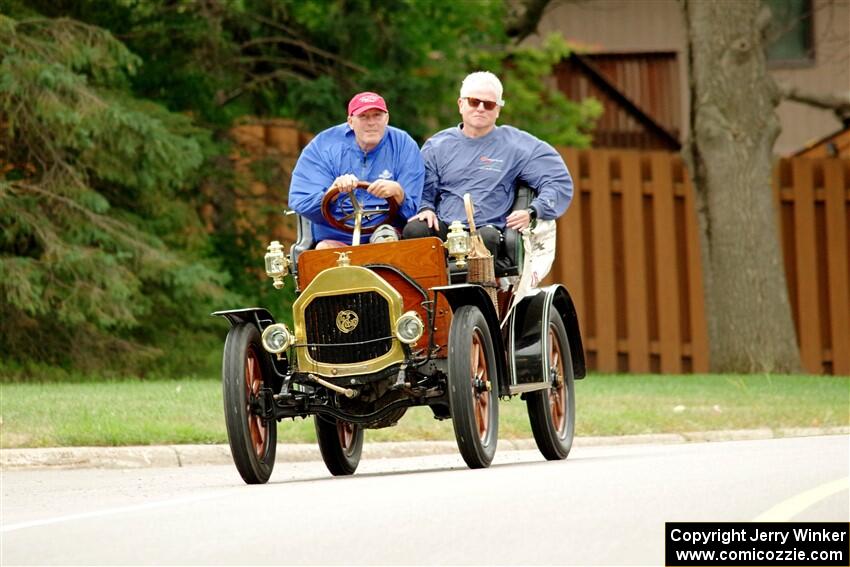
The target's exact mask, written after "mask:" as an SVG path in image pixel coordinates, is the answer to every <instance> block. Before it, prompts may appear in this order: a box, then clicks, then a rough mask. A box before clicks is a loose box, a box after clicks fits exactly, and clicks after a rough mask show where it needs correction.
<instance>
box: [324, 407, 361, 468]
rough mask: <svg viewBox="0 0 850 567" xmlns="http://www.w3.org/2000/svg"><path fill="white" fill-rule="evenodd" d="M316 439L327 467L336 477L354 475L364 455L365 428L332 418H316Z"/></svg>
mask: <svg viewBox="0 0 850 567" xmlns="http://www.w3.org/2000/svg"><path fill="white" fill-rule="evenodd" d="M313 422H314V424H315V426H316V439H317V440H318V442H319V452H321V454H322V460H323V461H324V462H325V466H326V467H328V470H329V471H330V472H331V474H332V475H334V476H345V475H350V474H354V471H356V470H357V465H359V464H360V455H361V454H362V453H363V437H364V432H363V428H362V427H361V426H359V425H357V424H356V423H351V422H348V421H343V420H341V419H336V418H332V417H322V416H320V415H317V416H314V418H313Z"/></svg>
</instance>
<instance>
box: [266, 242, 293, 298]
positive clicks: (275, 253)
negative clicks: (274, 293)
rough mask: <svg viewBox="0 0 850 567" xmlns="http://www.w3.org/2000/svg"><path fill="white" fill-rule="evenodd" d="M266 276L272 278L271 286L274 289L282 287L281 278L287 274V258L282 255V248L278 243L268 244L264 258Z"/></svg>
mask: <svg viewBox="0 0 850 567" xmlns="http://www.w3.org/2000/svg"><path fill="white" fill-rule="evenodd" d="M265 261H266V275H267V276H268V277H270V278H272V285H274V287H275V289H280V288H282V287H283V285H284V284H283V278H284V277H285V276H286V275H287V274H288V273H289V262H290V260H289V258H287V256H286V254H284V253H283V246H281V245H280V242H278V241H277V240H273V241H272V243H271V244H269V247H268V252H266V256H265Z"/></svg>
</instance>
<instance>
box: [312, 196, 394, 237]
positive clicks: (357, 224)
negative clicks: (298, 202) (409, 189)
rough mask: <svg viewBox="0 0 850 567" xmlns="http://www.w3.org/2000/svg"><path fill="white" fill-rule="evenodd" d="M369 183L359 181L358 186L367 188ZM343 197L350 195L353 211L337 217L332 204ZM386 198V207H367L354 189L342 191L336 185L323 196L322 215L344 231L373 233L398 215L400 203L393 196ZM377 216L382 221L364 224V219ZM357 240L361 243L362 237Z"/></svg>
mask: <svg viewBox="0 0 850 567" xmlns="http://www.w3.org/2000/svg"><path fill="white" fill-rule="evenodd" d="M369 185H371V183H369V182H368V181H358V182H357V185H356V187H357V188H358V189H366V188H367V187H369ZM343 197H348V200H349V201H351V208H352V211H351V212H350V213H348V214H347V215H345V216H342V217H336V216H334V213H333V212H332V210H331V206H332V205H333V204H334V203H336V202H337V200H339V199H341V198H343ZM384 200H385V201H386V203H387V205H386V206H385V207H379V208H376V209H367V208H365V207H364V206H363V203H361V202H360V201H359V200H358V199H357V196H356V195H355V194H354V191H350V192H348V193H342V192H340V190H339V188H338V187H334V188H333V189H331V190H330V191H328V192H327V193H325V196H324V198H322V216H323V217H324V218H325V220H326V221H327V222H328V224H329V225H331V226H332V227H334V228H337V229H339V230H342V231H344V232H348V233H351V234H355V233H358V236H359V233H362V234H372V233H373V232H375V229H377V228H378V226H379V225H381V224H383V223H387V222H392V221H393V220H394V219H395V218H396V216H398V203H397V202H396V200H395V199H393V198H392V197H391V198H389V199H384ZM375 218H378V219H380V222H376V223H375V224H373V225H372V226H362V222H363V221H371V220H373V219H375ZM357 240H358V242H357V244H359V243H360V242H359V240H360V239H359V238H357Z"/></svg>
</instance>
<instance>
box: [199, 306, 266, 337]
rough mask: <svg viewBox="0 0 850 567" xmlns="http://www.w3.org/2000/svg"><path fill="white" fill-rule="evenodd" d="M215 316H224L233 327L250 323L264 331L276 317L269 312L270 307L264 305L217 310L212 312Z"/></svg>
mask: <svg viewBox="0 0 850 567" xmlns="http://www.w3.org/2000/svg"><path fill="white" fill-rule="evenodd" d="M210 315H211V316H213V317H224V318H225V319H227V321H228V322H229V323H230V326H231V327H235V326H236V325H238V324H239V323H250V324H253V325H256V326H257V329H258V330H259V331H260V332H261V333H262V332H263V329H265V328H266V327H268V326H269V325H271V324H272V323H274V322H275V320H274V317H273V316H272V314H271V313H269V311H268V309H265V308H263V307H247V308H245V309H231V310H229V311H216V312H214V313H210Z"/></svg>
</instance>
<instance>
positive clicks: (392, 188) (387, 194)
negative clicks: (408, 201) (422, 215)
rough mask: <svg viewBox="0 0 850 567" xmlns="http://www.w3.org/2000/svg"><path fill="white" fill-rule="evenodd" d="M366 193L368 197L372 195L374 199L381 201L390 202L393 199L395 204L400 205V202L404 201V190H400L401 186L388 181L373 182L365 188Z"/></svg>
mask: <svg viewBox="0 0 850 567" xmlns="http://www.w3.org/2000/svg"><path fill="white" fill-rule="evenodd" d="M366 191H367V192H368V193H369V194H370V195H374V196H375V197H381V198H382V199H386V200H388V201H389V200H390V199H391V198H392V199H395V201H396V203H398V204H399V205H401V203H402V201H404V189H402V188H401V185H399V184H398V182H396V181H390V180H388V179H378V180H377V181H375V182H373V183H372V184H371V185H369V187H367V188H366Z"/></svg>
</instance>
